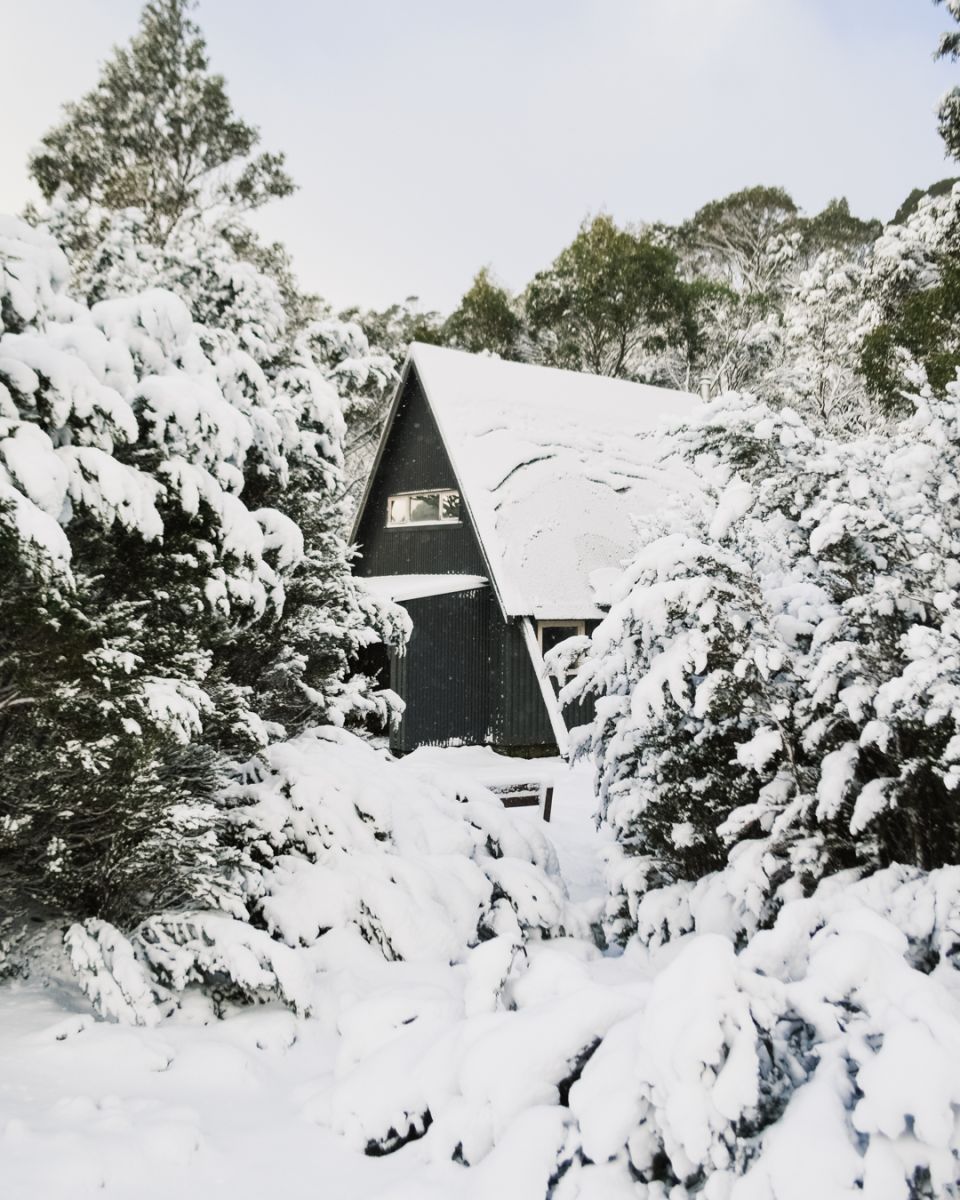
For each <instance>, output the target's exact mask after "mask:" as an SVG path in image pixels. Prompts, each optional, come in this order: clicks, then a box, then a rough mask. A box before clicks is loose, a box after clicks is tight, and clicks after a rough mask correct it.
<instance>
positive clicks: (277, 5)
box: [0, 0, 960, 309]
mask: <svg viewBox="0 0 960 1200" xmlns="http://www.w3.org/2000/svg"><path fill="white" fill-rule="evenodd" d="M139 9H140V4H139V3H138V2H137V0H29V3H26V2H22V0H21V2H15V0H0V10H2V26H0V28H2V45H0V210H3V211H10V210H13V211H16V210H18V209H20V208H21V207H22V205H23V203H24V202H25V200H26V199H27V198H28V197H29V196H30V195H31V194H32V191H31V185H30V184H29V182H28V179H27V174H26V158H27V154H28V152H29V150H30V147H31V146H32V145H33V144H34V142H35V141H36V139H37V138H38V137H39V136H40V135H41V134H42V133H43V132H44V131H45V130H46V129H47V128H48V127H49V126H50V125H51V124H52V123H54V122H55V120H56V119H57V114H58V111H59V107H60V105H61V104H62V103H63V102H64V101H66V100H70V99H72V98H76V97H78V96H79V95H81V94H82V93H83V92H84V91H85V90H87V89H88V88H89V87H90V86H91V85H92V84H93V82H94V80H95V79H96V75H97V64H98V62H99V61H101V60H102V59H103V58H104V57H105V56H106V55H107V54H108V53H109V50H110V48H111V46H112V45H114V44H115V43H117V42H124V41H126V40H127V39H128V38H129V37H130V35H131V34H132V33H133V31H134V29H135V28H136V24H137V17H138V13H139ZM197 16H198V20H199V22H200V24H201V26H202V27H203V29H204V32H205V34H206V37H207V42H208V46H209V50H210V55H211V59H212V64H213V66H214V68H215V69H217V70H219V71H221V72H222V73H223V74H224V75H225V76H226V77H227V80H228V83H229V89H230V93H231V95H232V97H233V99H234V102H235V105H236V107H237V109H238V111H239V112H240V113H241V115H243V116H244V117H246V118H247V119H249V120H252V121H254V122H255V123H256V124H258V125H259V126H260V128H261V130H262V132H263V144H264V146H265V148H268V149H282V150H284V151H286V153H287V156H288V160H289V166H290V169H291V171H292V173H293V175H294V177H295V178H296V180H297V182H298V183H299V185H300V190H299V192H298V193H297V194H296V196H294V197H293V198H291V199H289V200H285V201H282V202H280V203H279V204H277V205H276V206H275V207H274V208H273V209H272V210H271V211H270V212H269V213H265V214H263V216H262V217H261V225H262V227H263V229H264V230H265V231H266V232H268V233H269V234H270V235H271V236H273V237H279V238H282V239H283V240H284V241H286V243H287V244H288V246H289V247H290V249H291V251H292V252H293V256H294V261H295V263H296V266H297V269H298V272H299V274H300V277H301V279H302V280H303V282H304V283H305V284H306V285H308V286H309V287H311V288H312V289H314V290H316V291H318V292H320V293H321V294H323V295H325V296H327V297H328V298H329V299H331V300H332V301H333V302H334V303H335V304H337V305H338V306H343V305H346V304H350V303H360V304H364V305H373V306H384V305H386V304H389V303H391V302H392V301H394V300H398V299H403V298H404V297H405V296H409V295H417V296H419V297H420V298H421V301H422V302H423V304H424V305H425V306H427V307H436V308H439V309H449V308H450V307H452V306H453V305H454V304H455V303H456V301H457V299H458V297H459V296H460V295H461V293H462V292H463V291H464V289H465V288H466V287H467V286H468V284H469V282H470V279H471V278H472V276H473V275H474V273H475V272H476V270H477V269H478V267H480V266H482V265H484V264H487V265H490V266H492V268H493V270H494V272H495V273H496V274H497V276H498V277H499V278H500V279H501V280H503V282H505V283H506V284H507V285H508V286H510V287H512V288H519V287H522V286H523V284H524V283H525V282H526V281H527V280H528V279H529V277H530V276H531V275H532V273H533V272H534V271H536V270H537V269H539V268H540V267H542V266H545V265H546V264H547V263H549V261H550V260H551V259H552V258H553V256H554V255H555V254H556V253H557V251H558V250H559V249H560V248H561V247H562V246H563V245H565V244H566V243H567V242H569V241H570V239H571V238H572V236H573V234H574V233H575V231H576V228H577V225H578V224H579V222H580V221H581V220H582V219H583V217H584V216H585V215H586V214H587V213H595V212H598V211H601V210H602V211H606V212H609V213H611V214H612V215H613V216H614V217H615V218H616V219H617V220H620V221H641V220H656V219H662V220H667V221H676V220H680V219H682V218H683V217H685V216H688V215H690V214H691V213H693V212H694V211H695V210H696V209H697V208H698V207H699V206H700V205H701V204H703V203H705V202H706V201H707V200H710V199H713V198H716V197H719V196H722V195H724V194H726V193H728V192H731V191H734V190H736V189H738V188H741V187H744V186H747V185H750V184H754V183H769V184H779V185H781V186H783V187H786V188H787V189H788V190H789V191H790V192H791V193H792V195H793V196H794V198H795V199H796V200H797V202H798V203H799V204H800V205H801V206H802V207H803V208H804V209H806V210H807V211H815V210H816V209H818V208H820V207H822V206H823V204H824V203H825V202H826V201H827V200H829V199H830V198H831V197H832V196H837V195H846V196H847V197H848V198H849V200H850V202H851V205H852V206H853V208H854V210H855V211H856V212H858V213H860V214H861V215H864V216H874V215H876V216H880V217H884V218H889V217H890V216H892V214H893V212H894V211H895V209H896V208H897V206H898V204H899V203H900V201H901V200H902V199H903V197H904V196H905V195H906V193H907V192H909V191H910V189H911V188H912V187H914V186H915V185H918V184H920V185H926V184H929V183H930V182H932V181H933V180H935V179H938V178H941V177H942V176H944V175H946V174H950V173H952V167H951V166H950V165H949V164H947V163H945V162H944V159H943V153H942V148H941V144H940V140H939V138H938V137H937V133H936V121H935V117H934V108H935V105H936V101H937V98H938V97H939V96H940V95H941V94H942V92H943V91H945V90H946V88H947V87H948V86H950V85H951V83H952V82H953V81H954V78H960V71H958V70H957V69H956V68H954V67H951V66H950V65H948V64H934V63H933V61H932V51H933V49H934V46H935V44H936V40H937V35H938V33H939V32H940V31H942V30H943V29H944V28H946V27H947V26H948V25H949V19H948V17H947V16H946V14H945V13H944V12H943V10H942V9H937V8H935V7H934V6H933V5H932V4H931V3H930V2H929V0H201V3H200V6H199V9H198V14H197ZM958 173H960V171H958Z"/></svg>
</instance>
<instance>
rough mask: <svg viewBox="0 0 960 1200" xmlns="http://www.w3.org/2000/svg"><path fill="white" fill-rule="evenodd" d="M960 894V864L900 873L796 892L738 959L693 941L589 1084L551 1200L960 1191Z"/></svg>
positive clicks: (589, 1071)
mask: <svg viewBox="0 0 960 1200" xmlns="http://www.w3.org/2000/svg"><path fill="white" fill-rule="evenodd" d="M958 900H960V874H958V869H957V868H948V869H945V870H942V871H938V872H934V873H932V874H931V875H929V876H925V875H923V874H922V873H920V872H917V871H907V870H903V869H890V870H887V871H884V872H881V873H878V874H876V875H874V876H872V877H871V878H870V879H868V880H865V881H861V882H860V883H851V880H850V879H849V878H846V879H844V880H842V881H836V882H834V881H830V882H829V883H828V884H825V885H824V886H822V887H821V889H820V890H819V891H818V892H817V893H816V894H815V895H814V896H813V897H811V898H810V899H807V900H794V901H791V902H790V903H788V904H787V905H786V906H785V907H784V908H783V909H782V911H781V913H780V915H779V917H778V919H777V921H776V923H775V924H774V926H773V928H772V929H770V930H768V931H765V932H761V933H759V934H757V935H755V937H754V938H753V939H752V941H751V942H750V944H749V945H748V946H747V947H746V949H745V950H744V951H743V952H742V953H740V954H739V955H737V954H736V953H735V952H734V948H733V946H732V945H731V943H730V942H729V941H728V940H727V939H725V938H721V937H718V936H716V935H704V936H698V937H695V938H693V939H691V940H689V941H688V942H685V943H683V944H682V948H680V949H679V950H678V952H677V953H676V954H675V955H674V957H673V958H672V959H671V960H670V961H669V963H668V964H667V965H666V966H664V967H663V968H662V969H661V970H659V971H658V972H657V973H656V974H655V976H654V979H653V983H652V985H651V987H650V990H649V993H648V995H647V997H646V1000H645V1002H644V1003H643V1004H642V1005H641V1006H638V1009H637V1011H636V1012H634V1013H632V1014H631V1015H629V1016H628V1017H627V1018H626V1019H624V1020H622V1021H620V1022H618V1023H617V1024H615V1025H613V1027H612V1028H610V1029H609V1031H608V1032H607V1033H606V1034H605V1035H604V1037H603V1039H602V1040H601V1042H600V1044H599V1046H598V1048H597V1049H596V1051H595V1052H594V1053H593V1055H592V1056H591V1057H590V1059H589V1061H588V1062H587V1063H586V1065H585V1066H584V1068H583V1072H582V1076H581V1078H580V1079H579V1081H577V1082H575V1083H574V1084H573V1086H572V1088H571V1091H570V1109H571V1112H572V1114H573V1116H574V1117H575V1118H576V1122H577V1124H576V1128H575V1131H574V1133H573V1135H572V1136H571V1137H570V1138H569V1139H568V1143H567V1146H566V1148H565V1152H564V1154H563V1156H562V1159H561V1161H560V1163H559V1166H558V1171H557V1183H556V1186H555V1189H554V1190H553V1191H552V1192H551V1195H552V1196H554V1197H555V1198H556V1200H568V1198H572V1197H574V1196H581V1195H583V1196H587V1195H592V1194H594V1193H593V1192H592V1191H591V1190H590V1189H591V1187H592V1186H594V1185H593V1183H592V1176H594V1175H596V1185H597V1186H598V1189H599V1186H600V1184H601V1181H602V1182H603V1183H604V1184H606V1185H607V1186H609V1187H611V1189H612V1187H613V1185H614V1182H615V1181H618V1183H619V1186H620V1187H621V1188H622V1190H623V1194H624V1195H633V1194H637V1195H645V1196H649V1197H654V1196H657V1197H661V1198H663V1200H666V1197H668V1196H669V1197H670V1200H681V1198H683V1197H687V1196H692V1195H703V1196H706V1197H724V1198H725V1200H747V1198H750V1200H755V1198H762V1200H781V1198H782V1197H785V1196H792V1195H796V1196H824V1197H828V1196H829V1197H832V1196H840V1195H852V1194H862V1195H864V1196H871V1197H872V1196H877V1197H879V1196H900V1197H904V1198H905V1200H906V1198H910V1200H914V1198H917V1200H919V1198H920V1197H925V1198H933V1197H941V1196H942V1197H946V1196H957V1195H958V1194H960V1181H958V1174H960V1171H958V1161H960V1117H958V1112H960V1108H958V1099H960V1019H958V1017H960V1010H958V1005H957V982H956V980H957V975H956V970H957V963H956V955H957V952H958V949H960V937H958V929H957V905H958ZM931 947H936V950H935V951H934V954H933V956H932V957H925V955H927V953H928V951H929V948H931ZM941 953H942V955H943V957H942V958H939V954H941ZM921 960H923V961H922V966H923V970H922V971H921V970H920V969H918V967H917V963H918V962H920V961H921ZM934 962H938V965H937V966H936V969H934V970H933V971H932V973H929V972H930V969H931V967H932V966H933V963H934ZM924 972H928V973H924ZM641 1186H643V1187H644V1190H642V1191H641V1190H640V1189H641ZM646 1189H649V1190H646ZM596 1194H598V1195H600V1194H607V1193H603V1192H601V1191H600V1190H598V1191H597V1193H596ZM609 1194H619V1192H614V1191H612V1190H611V1192H610V1193H609Z"/></svg>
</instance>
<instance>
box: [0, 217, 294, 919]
mask: <svg viewBox="0 0 960 1200" xmlns="http://www.w3.org/2000/svg"><path fill="white" fill-rule="evenodd" d="M0 229H2V232H0V238H2V242H0V257H2V272H3V273H2V276H0V284H2V301H0V312H2V314H3V317H2V327H0V404H2V412H0V427H2V437H0V486H2V489H3V502H2V511H3V516H2V518H0V525H2V530H3V533H2V536H3V539H4V543H5V546H4V549H5V553H4V556H3V568H4V587H3V590H2V603H3V605H4V609H5V616H4V618H3V621H2V623H0V625H2V629H3V634H2V662H3V677H2V680H3V687H2V693H0V695H2V699H3V724H2V727H0V736H2V739H3V743H4V772H3V778H2V780H0V796H2V800H0V809H2V817H0V847H2V857H3V867H2V870H0V881H2V885H3V891H4V894H5V904H6V905H7V907H8V908H9V909H12V910H14V911H23V909H24V908H25V907H26V908H30V907H35V908H36V909H38V910H39V911H40V912H44V911H52V912H68V913H79V914H82V915H87V914H92V913H97V912H101V913H110V915H112V916H114V917H115V918H118V919H120V920H129V919H130V918H131V916H133V915H135V914H137V913H139V912H141V911H143V907H150V906H157V905H159V906H162V905H164V904H168V903H176V902H179V901H180V900H182V899H183V898H184V897H185V896H187V895H194V896H196V897H198V898H200V897H209V896H211V895H216V894H217V892H218V891H219V887H220V885H219V883H218V882H217V880H218V866H217V863H216V861H215V855H214V848H215V841H216V831H217V828H218V824H219V818H218V816H217V814H216V812H215V811H214V810H213V808H212V807H211V806H210V804H209V801H210V798H211V795H212V792H213V789H214V786H215V784H216V780H217V775H218V767H217V752H216V751H215V749H214V745H215V743H216V740H217V739H223V744H224V745H225V746H234V747H237V748H239V747H240V746H242V745H244V744H249V741H250V738H251V736H253V737H254V738H255V739H261V738H262V733H261V732H260V727H261V723H260V720H259V718H258V717H257V715H256V714H255V713H254V712H253V711H252V709H251V708H250V705H249V696H248V695H247V694H246V693H245V692H244V691H243V690H242V689H237V688H233V689H229V688H227V687H225V686H223V685H222V684H221V683H220V681H218V680H217V678H216V673H215V671H214V669H213V664H212V656H211V648H212V646H213V645H214V644H215V642H216V640H217V639H218V638H220V637H229V636H230V635H231V632H232V631H233V630H236V629H239V628H241V627H242V626H243V625H244V624H245V623H249V622H256V621H258V620H269V619H272V618H273V617H274V616H275V615H276V613H278V612H279V611H280V609H281V608H282V605H283V600H284V585H283V579H282V576H281V573H280V572H279V571H278V570H277V569H275V566H274V565H273V564H271V562H270V561H269V558H270V554H269V551H268V547H267V542H268V539H267V538H266V537H265V534H264V524H262V523H261V520H263V521H264V522H265V523H266V524H269V522H270V518H269V516H265V517H264V518H262V519H261V520H258V518H257V516H256V514H255V513H253V512H251V511H250V510H249V509H248V508H247V507H246V505H245V504H244V503H243V501H242V500H241V498H240V496H239V495H238V494H237V493H238V491H239V486H240V483H241V480H242V468H243V462H244V456H245V453H246V448H247V446H248V445H249V443H250V440H251V438H250V430H249V424H248V422H247V421H246V420H245V419H244V418H243V416H242V415H241V414H239V413H238V412H237V411H236V410H235V409H234V408H233V407H232V406H231V405H229V404H228V403H227V402H226V401H225V399H224V398H223V395H222V392H221V391H220V389H219V387H218V384H217V380H216V374H215V371H214V368H213V364H212V363H211V362H210V360H209V359H208V357H207V356H206V355H205V354H204V352H203V349H202V347H201V345H200V342H199V340H198V338H197V336H196V333H195V330H194V327H193V324H192V322H191V320H190V315H189V313H188V311H187V310H186V308H185V307H184V305H183V304H182V302H181V301H179V300H178V299H177V298H176V297H175V296H173V295H171V294H170V293H168V292H163V291H156V290H155V291H152V292H147V293H144V294H141V295H138V296H131V297H128V298H126V299H123V300H113V301H106V302H103V303H101V304H98V305H94V306H93V307H92V308H88V307H87V306H86V305H84V304H82V303H80V302H79V301H77V300H74V299H72V298H71V297H70V296H69V295H68V293H67V291H66V288H65V281H66V277H67V273H68V272H67V264H66V261H65V259H64V257H63V255H62V254H61V253H60V251H59V250H58V249H57V247H56V245H55V243H53V242H52V241H51V240H50V239H49V238H48V237H46V236H44V235H42V234H40V233H38V232H36V231H34V230H32V229H30V228H29V227H28V226H25V225H24V224H22V223H21V222H19V221H16V220H13V219H6V218H5V219H4V221H3V224H2V227H0ZM201 731H206V734H207V737H206V738H201V736H200V734H201Z"/></svg>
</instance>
